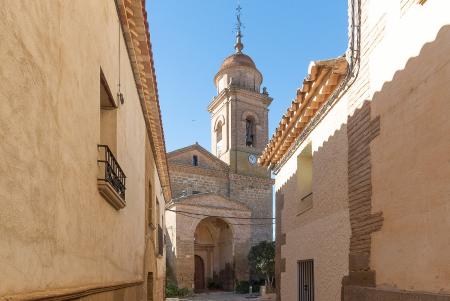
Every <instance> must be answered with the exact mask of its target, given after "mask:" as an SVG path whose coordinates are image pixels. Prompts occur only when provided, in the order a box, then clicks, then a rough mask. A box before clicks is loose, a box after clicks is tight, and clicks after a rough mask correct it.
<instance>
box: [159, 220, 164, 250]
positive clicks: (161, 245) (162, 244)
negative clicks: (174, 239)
mask: <svg viewBox="0 0 450 301" xmlns="http://www.w3.org/2000/svg"><path fill="white" fill-rule="evenodd" d="M163 254H164V232H163V229H162V227H161V225H158V255H159V256H163Z"/></svg>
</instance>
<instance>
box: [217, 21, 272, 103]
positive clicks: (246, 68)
mask: <svg viewBox="0 0 450 301" xmlns="http://www.w3.org/2000/svg"><path fill="white" fill-rule="evenodd" d="M234 48H235V49H236V53H234V54H232V55H230V56H229V57H227V58H226V59H225V60H224V61H223V63H222V65H221V66H220V69H219V72H217V74H216V76H215V77H214V83H215V85H216V88H217V93H218V94H220V92H222V91H223V90H224V89H225V88H229V87H234V88H240V89H245V90H249V91H253V92H259V91H260V88H261V83H262V79H263V77H262V74H261V72H259V70H258V68H256V64H255V62H254V61H253V60H252V58H251V57H250V56H248V55H246V54H244V53H242V49H244V44H243V43H242V33H241V30H240V27H238V31H237V34H236V44H235V45H234Z"/></svg>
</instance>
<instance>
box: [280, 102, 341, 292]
mask: <svg viewBox="0 0 450 301" xmlns="http://www.w3.org/2000/svg"><path fill="white" fill-rule="evenodd" d="M346 109H347V103H346V101H345V100H343V101H341V102H339V103H338V104H337V105H336V106H335V107H334V108H333V109H332V111H330V113H329V114H328V115H327V116H326V117H325V119H324V120H323V121H322V122H321V123H320V124H319V125H318V126H317V127H316V128H315V129H314V131H313V132H312V133H311V134H310V135H309V137H307V139H306V140H305V142H304V143H303V144H302V145H301V146H300V147H299V148H298V150H297V151H296V153H295V154H294V155H293V156H292V157H291V158H290V159H289V160H288V161H287V162H286V164H285V165H284V166H283V167H282V168H281V170H280V171H279V173H278V175H277V177H276V181H275V187H276V191H277V194H280V193H281V194H283V195H284V205H283V209H282V212H281V233H283V234H285V235H286V243H285V244H284V245H282V246H281V258H282V260H283V261H284V260H285V264H283V265H284V267H285V271H284V272H283V271H282V273H281V300H298V265H297V262H298V261H299V260H305V259H314V277H315V296H316V299H317V300H340V298H341V295H340V292H341V280H342V277H343V276H344V275H346V273H347V272H348V249H349V237H350V223H349V216H348V203H347V198H348V196H347V195H348V188H347V137H346V124H345V123H346ZM309 143H311V146H312V153H313V159H312V175H313V178H312V179H313V180H312V192H313V206H312V208H311V209H309V210H307V211H305V212H303V213H301V211H300V208H301V204H300V198H301V197H302V195H301V194H300V190H301V189H300V187H298V179H297V173H298V170H297V156H299V155H300V153H301V151H302V150H303V148H304V147H306V146H307V145H308V144H309ZM277 239H281V237H277Z"/></svg>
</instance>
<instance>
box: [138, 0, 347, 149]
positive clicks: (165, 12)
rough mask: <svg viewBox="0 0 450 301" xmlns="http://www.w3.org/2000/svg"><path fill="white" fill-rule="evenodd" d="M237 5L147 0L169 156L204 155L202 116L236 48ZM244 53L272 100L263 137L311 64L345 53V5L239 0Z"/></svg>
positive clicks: (219, 0) (214, 0) (206, 125)
mask: <svg viewBox="0 0 450 301" xmlns="http://www.w3.org/2000/svg"><path fill="white" fill-rule="evenodd" d="M237 2H238V0H148V1H147V11H148V13H149V23H150V33H151V41H152V46H153V55H154V61H155V68H156V76H157V81H158V90H159V100H160V104H161V110H162V117H163V126H164V133H165V137H166V145H167V150H168V151H172V150H175V149H177V148H180V147H184V146H187V145H190V144H193V143H195V142H196V141H198V142H199V143H200V144H201V145H202V146H204V147H206V148H207V149H208V150H209V149H210V137H209V135H210V122H209V113H208V111H207V110H206V107H207V106H208V104H209V102H210V101H211V99H212V98H213V96H214V95H215V94H216V91H215V87H214V84H213V77H214V75H215V74H216V72H217V71H218V70H219V67H220V65H221V63H222V61H223V59H224V58H225V57H227V56H228V55H230V54H232V53H233V51H234V49H233V45H234V41H235V32H234V27H235V23H236V17H235V8H236V6H237ZM240 3H241V6H242V8H243V9H242V22H243V23H244V26H245V28H244V30H243V34H244V38H243V42H244V45H245V49H244V51H243V52H244V53H246V54H248V55H250V56H251V57H252V58H253V60H254V61H255V63H256V65H257V67H258V69H259V70H260V71H261V73H262V74H263V76H264V82H263V86H266V87H267V89H268V92H269V93H270V95H271V97H273V98H274V100H273V102H272V105H271V106H270V113H269V125H270V128H269V137H271V136H272V133H273V131H274V130H275V128H276V126H277V125H278V122H279V120H280V118H281V116H282V115H283V114H284V113H285V111H286V109H287V108H288V106H289V105H290V102H291V101H292V100H293V99H294V97H295V94H296V90H297V88H299V87H300V85H301V83H302V81H303V78H304V77H305V76H306V74H307V68H308V65H309V62H310V61H312V60H321V59H328V58H332V57H336V56H340V55H342V54H343V53H344V52H345V50H346V48H347V1H342V0H340V1H338V0H334V1H332V0H315V1H306V0H276V1H275V0H241V1H240Z"/></svg>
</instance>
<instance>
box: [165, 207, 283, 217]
mask: <svg viewBox="0 0 450 301" xmlns="http://www.w3.org/2000/svg"><path fill="white" fill-rule="evenodd" d="M166 211H170V212H175V213H185V214H192V215H198V216H206V217H218V218H231V219H244V220H253V219H255V220H274V219H275V218H274V217H239V216H227V215H209V214H203V213H195V212H188V211H181V210H172V209H166Z"/></svg>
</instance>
